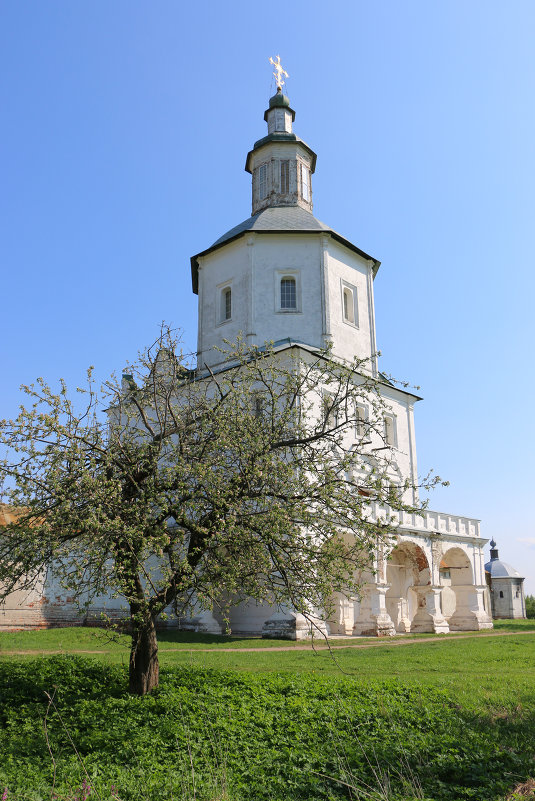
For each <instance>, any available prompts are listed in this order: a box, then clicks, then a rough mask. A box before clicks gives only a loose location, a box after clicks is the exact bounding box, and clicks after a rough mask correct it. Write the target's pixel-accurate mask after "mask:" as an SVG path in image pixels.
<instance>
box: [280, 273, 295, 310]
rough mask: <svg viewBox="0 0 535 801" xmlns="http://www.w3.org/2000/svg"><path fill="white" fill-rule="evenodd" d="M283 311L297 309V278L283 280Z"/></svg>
mask: <svg viewBox="0 0 535 801" xmlns="http://www.w3.org/2000/svg"><path fill="white" fill-rule="evenodd" d="M281 309H297V289H296V282H295V278H291V277H285V278H281Z"/></svg>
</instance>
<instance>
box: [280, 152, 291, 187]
mask: <svg viewBox="0 0 535 801" xmlns="http://www.w3.org/2000/svg"><path fill="white" fill-rule="evenodd" d="M289 191H290V162H289V161H288V160H285V161H281V195H287V194H288V192H289Z"/></svg>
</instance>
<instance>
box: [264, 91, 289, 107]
mask: <svg viewBox="0 0 535 801" xmlns="http://www.w3.org/2000/svg"><path fill="white" fill-rule="evenodd" d="M275 106H287V107H288V108H290V98H289V97H288V95H283V94H282V92H280V91H278V92H277V94H276V95H273V97H270V98H269V107H270V108H274V107H275Z"/></svg>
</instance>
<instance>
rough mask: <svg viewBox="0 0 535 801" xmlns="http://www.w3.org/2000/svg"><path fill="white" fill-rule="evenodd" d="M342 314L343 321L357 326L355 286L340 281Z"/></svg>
mask: <svg viewBox="0 0 535 801" xmlns="http://www.w3.org/2000/svg"><path fill="white" fill-rule="evenodd" d="M342 316H343V319H344V322H345V323H349V324H350V325H354V326H356V327H358V324H359V321H358V307H357V288H356V287H355V286H351V284H346V282H345V281H342Z"/></svg>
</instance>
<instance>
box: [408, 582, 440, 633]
mask: <svg viewBox="0 0 535 801" xmlns="http://www.w3.org/2000/svg"><path fill="white" fill-rule="evenodd" d="M412 589H413V590H414V591H415V593H416V595H417V597H418V608H417V610H416V614H415V615H414V617H413V619H412V623H411V629H410V630H411V632H415V633H417V632H424V631H426V632H431V631H433V632H435V634H446V633H447V632H448V631H449V630H450V628H449V626H448V622H447V620H446V618H445V617H444V615H443V614H442V608H441V605H440V593H441V590H442V588H441V587H438V586H436V585H435V586H433V585H430V584H426V585H423V586H416V587H413V588H412Z"/></svg>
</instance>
